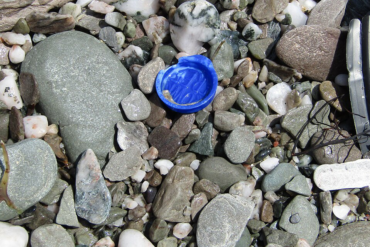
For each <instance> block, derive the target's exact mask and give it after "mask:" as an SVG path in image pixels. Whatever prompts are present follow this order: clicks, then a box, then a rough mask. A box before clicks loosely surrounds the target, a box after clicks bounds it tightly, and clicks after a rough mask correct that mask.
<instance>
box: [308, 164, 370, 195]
mask: <svg viewBox="0 0 370 247" xmlns="http://www.w3.org/2000/svg"><path fill="white" fill-rule="evenodd" d="M313 179H314V182H315V184H316V186H317V187H319V188H320V189H321V190H324V191H327V190H340V189H352V188H362V187H365V186H369V185H370V159H361V160H356V161H352V162H347V163H343V164H333V165H321V166H319V167H318V168H317V169H316V170H315V173H314V176H313Z"/></svg>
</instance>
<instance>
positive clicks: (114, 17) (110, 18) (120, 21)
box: [104, 12, 126, 31]
mask: <svg viewBox="0 0 370 247" xmlns="http://www.w3.org/2000/svg"><path fill="white" fill-rule="evenodd" d="M104 20H105V22H106V23H108V24H109V25H111V26H113V27H116V28H118V29H120V30H121V31H123V28H124V27H125V26H126V19H125V17H124V16H123V15H122V14H121V13H119V12H112V13H108V14H106V15H105V17H104Z"/></svg>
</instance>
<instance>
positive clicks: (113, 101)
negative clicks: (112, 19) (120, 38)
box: [21, 31, 133, 163]
mask: <svg viewBox="0 0 370 247" xmlns="http://www.w3.org/2000/svg"><path fill="white" fill-rule="evenodd" d="M91 51H94V53H91ZM66 61H68V62H66ZM21 71H22V72H30V73H32V74H33V75H34V76H35V78H36V80H37V82H38V85H39V89H40V95H41V98H40V102H39V106H40V109H41V111H42V112H44V114H45V115H46V116H47V118H48V120H49V121H50V123H56V124H59V126H60V133H61V136H62V137H63V142H64V144H65V147H66V151H67V153H68V155H69V158H70V161H71V162H75V161H76V159H77V157H78V156H79V155H80V154H81V153H82V152H83V151H85V150H86V149H87V148H91V149H93V150H94V152H95V153H96V154H97V157H98V159H99V161H100V162H101V163H103V162H104V160H105V157H106V155H107V153H108V151H109V150H110V149H111V147H112V146H113V137H114V125H115V124H116V123H117V122H118V121H121V120H122V114H121V113H120V111H119V106H118V104H119V102H120V101H121V100H122V98H124V97H125V96H126V95H128V94H129V93H130V92H131V91H132V89H133V88H132V83H131V77H130V75H129V74H128V72H127V71H126V69H124V67H123V66H122V64H121V62H120V61H119V60H118V58H117V57H116V56H115V55H114V54H113V52H111V51H110V50H109V48H107V47H106V46H105V45H103V44H102V43H101V42H100V41H99V40H97V39H95V38H93V37H92V36H90V35H87V34H84V33H82V32H77V31H70V32H63V33H58V34H55V35H52V36H50V37H49V38H47V39H46V40H44V41H43V42H41V43H39V44H38V45H37V46H35V47H34V48H33V49H32V50H31V51H30V52H28V53H27V56H26V59H25V60H24V62H23V63H22V69H21Z"/></svg>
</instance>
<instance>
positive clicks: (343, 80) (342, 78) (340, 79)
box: [334, 74, 348, 87]
mask: <svg viewBox="0 0 370 247" xmlns="http://www.w3.org/2000/svg"><path fill="white" fill-rule="evenodd" d="M334 82H335V84H337V85H339V86H342V87H348V75H347V74H339V75H337V76H336V77H335V79H334Z"/></svg>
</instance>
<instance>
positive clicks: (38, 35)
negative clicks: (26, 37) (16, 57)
mask: <svg viewBox="0 0 370 247" xmlns="http://www.w3.org/2000/svg"><path fill="white" fill-rule="evenodd" d="M44 39H46V35H45V34H43V33H35V34H34V35H33V37H32V41H33V43H35V44H36V43H39V42H40V41H43V40H44Z"/></svg>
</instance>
